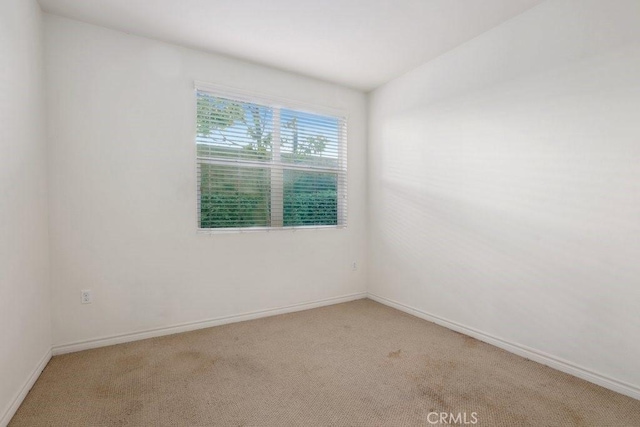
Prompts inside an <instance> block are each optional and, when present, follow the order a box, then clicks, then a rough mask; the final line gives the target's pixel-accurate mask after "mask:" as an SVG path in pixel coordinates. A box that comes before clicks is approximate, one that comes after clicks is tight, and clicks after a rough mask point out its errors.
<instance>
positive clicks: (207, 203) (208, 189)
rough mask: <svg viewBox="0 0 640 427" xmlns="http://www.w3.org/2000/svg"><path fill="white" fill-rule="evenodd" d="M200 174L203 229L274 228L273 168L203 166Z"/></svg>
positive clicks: (200, 168)
mask: <svg viewBox="0 0 640 427" xmlns="http://www.w3.org/2000/svg"><path fill="white" fill-rule="evenodd" d="M199 175H200V176H199V181H200V228H235V227H268V226H269V225H270V223H271V219H270V204H271V199H270V195H271V190H270V185H271V179H270V170H269V169H267V168H256V167H241V166H220V165H215V164H206V163H204V164H203V163H201V164H200V165H199Z"/></svg>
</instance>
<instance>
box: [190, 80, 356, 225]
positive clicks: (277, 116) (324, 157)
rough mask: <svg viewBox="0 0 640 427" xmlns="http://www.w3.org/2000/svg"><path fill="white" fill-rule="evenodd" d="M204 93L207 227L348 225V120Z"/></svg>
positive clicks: (201, 160) (201, 195)
mask: <svg viewBox="0 0 640 427" xmlns="http://www.w3.org/2000/svg"><path fill="white" fill-rule="evenodd" d="M196 95H197V135H196V146H197V163H198V213H199V227H200V228H202V229H220V228H252V227H260V228H262V227H302V226H346V219H347V153H346V132H347V129H346V120H345V118H343V117H334V116H327V115H321V114H315V113H309V112H305V111H300V110H296V109H290V108H285V107H280V106H275V105H263V104H258V103H251V102H245V101H239V100H234V99H232V98H229V97H222V96H217V95H216V94H214V93H210V92H207V91H203V90H198V91H197V92H196Z"/></svg>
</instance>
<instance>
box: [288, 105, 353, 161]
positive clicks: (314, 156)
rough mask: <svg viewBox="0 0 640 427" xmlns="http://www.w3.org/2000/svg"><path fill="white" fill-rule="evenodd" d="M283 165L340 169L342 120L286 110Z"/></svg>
mask: <svg viewBox="0 0 640 427" xmlns="http://www.w3.org/2000/svg"><path fill="white" fill-rule="evenodd" d="M280 140H281V147H282V148H281V152H282V161H283V163H295V164H304V165H310V166H321V167H332V168H337V167H338V148H339V141H340V119H339V118H337V117H328V116H320V115H317V114H311V113H305V112H301V111H294V110H288V109H285V108H283V109H282V110H281V111H280Z"/></svg>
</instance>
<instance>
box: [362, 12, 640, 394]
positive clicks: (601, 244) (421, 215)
mask: <svg viewBox="0 0 640 427" xmlns="http://www.w3.org/2000/svg"><path fill="white" fill-rule="evenodd" d="M639 17H640V2H638V1H637V0H616V1H608V0H600V1H598V0H549V1H547V2H545V3H542V4H541V5H539V6H537V7H535V8H533V9H531V10H529V11H527V12H525V13H524V14H522V15H520V16H518V17H516V18H514V19H512V20H511V21H508V22H506V23H504V24H502V25H500V26H498V27H496V28H494V29H493V30H491V31H489V32H487V33H485V34H483V35H481V36H479V37H477V38H476V39H474V40H472V41H470V42H468V43H466V44H464V45H462V46H460V47H459V48H457V49H455V50H453V51H451V52H449V53H447V54H445V55H443V56H441V57H439V58H438V59H436V60H434V61H432V62H429V63H426V64H424V65H422V66H421V67H419V68H417V69H415V70H412V71H411V72H409V73H408V74H406V75H404V76H402V77H400V78H398V79H396V80H394V81H392V82H390V83H388V84H386V85H385V86H383V87H382V88H380V89H378V90H376V91H375V92H374V93H373V94H372V96H371V104H370V116H369V123H370V127H369V130H370V147H369V159H370V169H369V173H370V178H369V179H370V184H369V191H370V242H371V249H370V259H369V265H370V270H369V280H370V283H369V285H370V288H369V291H370V292H372V293H373V294H376V295H379V296H382V297H385V298H388V299H391V300H393V301H396V302H399V303H402V304H405V305H408V306H411V307H414V308H416V309H418V310H421V311H423V312H426V313H429V314H431V315H435V316H439V317H441V318H443V319H446V320H448V321H452V322H457V323H459V324H461V325H464V326H466V327H470V328H474V329H476V330H479V331H480V332H482V333H485V334H489V335H492V336H495V337H498V338H501V339H503V340H506V341H508V342H510V343H516V344H519V345H522V346H528V347H531V348H532V349H534V350H536V351H538V352H543V353H547V354H548V355H551V356H553V357H557V358H561V359H564V360H566V361H568V362H569V363H571V364H573V365H576V366H581V367H583V368H585V369H586V370H587V371H592V372H595V373H598V374H601V375H603V376H605V377H608V378H612V379H615V380H618V381H620V382H623V383H628V384H630V385H631V386H632V388H633V387H636V389H635V390H636V391H640V388H638V387H640V369H639V367H640V365H639V361H640V340H639V339H638V337H640V316H639V310H638V307H640V282H639V281H638V277H640V261H639V260H640V72H639V70H640V25H639V19H640V18H639Z"/></svg>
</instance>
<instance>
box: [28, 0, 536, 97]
mask: <svg viewBox="0 0 640 427" xmlns="http://www.w3.org/2000/svg"><path fill="white" fill-rule="evenodd" d="M39 1H40V4H41V6H42V8H43V9H44V10H45V11H46V12H50V13H54V14H57V15H62V16H67V17H69V18H74V19H78V20H80V21H84V22H88V23H92V24H97V25H101V26H104V27H108V28H113V29H116V30H121V31H125V32H127V33H131V34H137V35H141V36H146V37H151V38H155V39H159V40H163V41H167V42H171V43H177V44H180V45H183V46H188V47H193V48H197V49H202V50H205V51H209V52H217V53H222V54H226V55H230V56H233V57H236V58H240V59H244V60H249V61H252V62H255V63H260V64H265V65H268V66H272V67H276V68H279V69H283V70H287V71H293V72H297V73H300V74H304V75H307V76H311V77H315V78H319V79H322V80H326V81H330V82H334V83H338V84H342V85H345V86H349V87H352V88H355V89H359V90H364V91H368V90H371V89H374V88H375V87H377V86H379V85H381V84H383V83H385V82H387V81H389V80H391V79H392V78H394V77H397V76H399V75H401V74H403V73H405V72H406V71H409V70H410V69H411V68H413V67H415V66H417V65H419V64H421V63H423V62H426V61H429V60H431V59H434V58H435V57H437V56H439V55H441V54H443V53H444V52H446V51H448V50H451V49H453V48H455V47H456V46H458V45H460V44H462V43H464V42H466V41H467V40H470V39H472V38H474V37H476V36H478V35H479V34H481V33H483V32H485V31H487V30H489V29H490V28H492V27H494V26H496V25H498V24H500V23H501V22H504V21H506V20H507V19H509V18H511V17H513V16H516V15H518V14H520V13H522V12H523V11H525V10H527V9H529V8H531V7H533V6H534V5H536V4H538V3H541V2H542V0H39Z"/></svg>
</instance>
